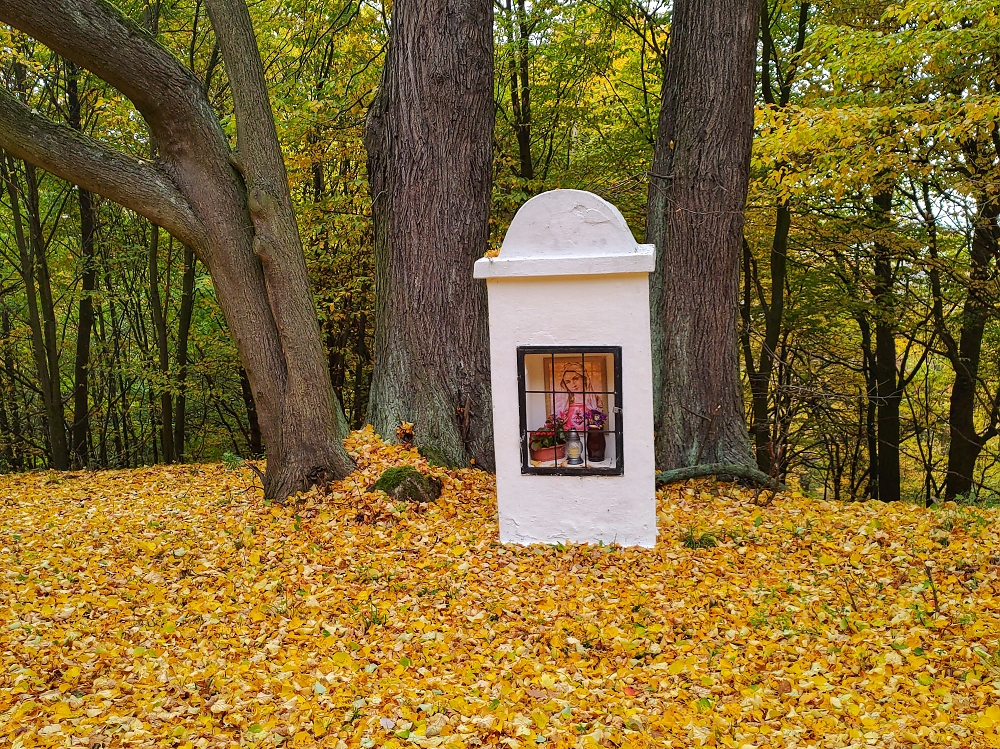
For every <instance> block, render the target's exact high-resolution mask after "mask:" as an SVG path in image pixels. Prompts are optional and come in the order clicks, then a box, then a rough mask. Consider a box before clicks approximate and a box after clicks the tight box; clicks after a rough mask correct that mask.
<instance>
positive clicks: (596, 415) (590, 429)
mask: <svg viewBox="0 0 1000 749" xmlns="http://www.w3.org/2000/svg"><path fill="white" fill-rule="evenodd" d="M584 418H585V419H586V421H587V460H588V461H590V462H591V463H600V462H601V461H602V460H604V451H605V450H606V449H607V446H608V442H607V438H606V437H605V436H604V425H605V424H607V423H608V415H607V414H606V413H604V411H602V410H601V409H599V408H588V409H587V410H586V411H585V412H584Z"/></svg>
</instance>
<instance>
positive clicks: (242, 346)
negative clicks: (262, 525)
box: [0, 0, 471, 498]
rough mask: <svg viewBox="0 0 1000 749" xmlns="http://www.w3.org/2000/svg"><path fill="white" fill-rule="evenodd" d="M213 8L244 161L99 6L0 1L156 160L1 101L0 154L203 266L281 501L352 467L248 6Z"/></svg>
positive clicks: (78, 0) (185, 87)
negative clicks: (143, 223)
mask: <svg viewBox="0 0 1000 749" xmlns="http://www.w3.org/2000/svg"><path fill="white" fill-rule="evenodd" d="M207 7H208V10H209V14H210V16H211V18H212V24H213V26H214V28H215V32H216V36H217V39H218V42H219V46H220V49H221V51H222V56H223V59H224V61H225V66H226V72H227V74H228V77H229V82H230V87H231V90H232V93H233V104H234V112H235V115H236V130H237V141H238V145H239V152H238V155H234V154H231V153H230V150H229V146H228V142H227V139H226V136H225V134H224V132H223V130H222V128H221V126H220V124H219V121H218V119H217V117H216V116H215V114H214V112H213V111H212V108H211V105H210V104H209V102H208V99H207V97H206V95H205V91H204V89H203V86H202V83H201V82H200V81H199V80H198V79H197V78H196V77H195V76H194V75H193V74H192V73H191V72H190V71H189V70H187V69H186V68H184V67H183V66H182V65H181V64H180V63H178V62H177V60H175V59H174V58H173V57H171V56H170V55H169V54H168V53H167V52H166V51H165V50H164V49H163V48H162V47H160V46H158V45H157V44H156V43H155V42H154V40H153V39H151V38H150V36H149V35H148V34H147V33H145V32H144V31H143V30H142V29H141V28H139V27H138V26H137V25H136V24H134V23H132V22H131V21H129V20H128V19H126V18H125V17H124V16H122V15H121V13H120V12H119V11H117V10H116V9H115V8H114V7H113V6H111V5H110V4H107V3H104V2H101V1H100V0H31V1H30V2H29V1H28V0H0V20H2V21H4V22H5V23H8V24H10V25H12V26H14V27H15V28H18V29H21V30H22V31H25V32H26V33H28V34H31V35H32V36H34V37H35V38H37V39H39V40H40V41H42V42H44V43H45V44H46V45H48V46H49V47H50V48H51V49H53V50H54V51H56V52H57V53H59V54H60V55H62V56H63V57H65V58H67V59H70V60H73V61H74V62H76V63H77V64H78V65H81V66H82V67H85V68H87V69H88V70H91V71H92V72H93V73H95V74H96V75H98V76H100V77H101V78H103V79H104V80H105V81H107V82H108V83H109V84H111V85H112V86H114V87H115V88H117V89H118V90H119V91H121V92H122V94H124V95H125V96H126V97H128V98H129V99H130V100H131V101H132V102H133V103H134V104H135V106H136V108H137V109H138V110H139V112H141V113H142V115H143V117H144V118H145V119H146V122H147V123H148V124H149V128H150V132H151V133H152V135H153V137H154V138H155V139H156V143H157V149H158V161H157V162H156V163H153V162H149V161H145V160H142V159H138V158H135V157H133V156H128V155H126V154H123V153H120V152H117V151H114V150H113V149H111V148H109V147H108V146H106V145H104V144H102V143H99V142H97V141H95V140H93V139H90V138H86V137H83V136H80V135H78V134H75V133H72V131H69V130H68V129H64V128H60V127H59V126H57V125H55V124H53V123H51V122H49V121H48V120H45V119H44V118H42V117H40V116H38V115H37V114H35V113H33V112H31V111H30V110H28V109H27V108H26V107H24V106H23V105H21V104H20V103H19V102H17V101H16V100H14V99H13V98H12V97H10V96H9V95H7V94H5V93H3V92H0V146H2V147H5V148H7V149H8V150H10V151H12V152H13V153H14V154H15V155H18V156H19V157H21V158H24V159H26V160H29V161H33V162H34V163H37V164H38V165H40V166H42V167H43V168H45V169H47V170H49V171H51V172H53V173H55V174H57V175H58V176H61V177H63V178H64V179H68V180H71V181H73V182H75V183H77V184H79V185H81V186H83V187H84V188H85V189H88V190H91V191H93V192H100V193H102V194H104V195H105V196H106V197H108V198H110V199H111V200H115V201H117V202H120V203H121V204H122V205H125V206H127V207H129V208H132V209H133V210H135V211H137V212H138V213H140V214H142V215H143V216H145V217H146V218H148V219H149V220H150V221H152V222H153V223H154V224H157V225H159V226H162V227H163V228H164V229H166V230H167V231H169V232H170V233H171V234H172V235H173V236H175V237H176V238H177V239H179V240H180V241H181V242H183V243H184V244H186V245H187V246H189V247H191V248H192V249H193V250H194V251H195V252H196V253H197V254H198V257H199V259H200V260H201V261H202V262H203V263H204V264H205V267H206V268H208V271H209V273H210V274H211V275H212V280H213V283H214V286H215V290H216V294H217V297H218V300H219V305H220V307H221V308H222V311H223V313H224V315H225V317H226V322H227V325H228V328H229V331H230V333H231V334H232V336H233V339H234V341H235V343H236V347H237V349H238V350H239V352H240V358H241V360H242V361H243V364H244V366H245V368H246V371H247V374H248V376H249V380H250V384H251V387H252V388H253V396H254V400H255V403H256V405H257V412H258V416H259V419H260V426H261V432H262V434H263V438H264V442H265V444H266V445H267V457H268V465H267V475H266V480H265V482H264V490H265V493H266V494H267V496H269V497H274V498H283V497H286V496H288V495H289V494H292V493H294V492H295V491H297V490H300V489H305V488H306V487H307V486H308V485H309V484H310V483H313V482H316V481H324V480H330V479H335V478H340V477H343V476H345V475H347V473H349V472H350V471H351V470H352V469H353V463H352V462H351V460H350V458H349V457H348V456H347V453H346V451H345V450H344V447H343V444H342V442H341V438H342V437H343V436H345V434H346V423H345V421H344V418H343V414H342V412H341V410H340V406H339V404H338V403H337V402H336V399H335V398H334V395H333V390H332V388H331V386H330V381H329V378H328V377H327V374H326V369H325V366H324V356H323V347H322V343H321V341H320V337H319V326H318V323H317V321H316V312H315V309H314V307H313V300H312V295H311V293H310V288H309V279H308V275H307V273H306V265H305V258H304V256H303V254H302V245H301V241H300V239H299V236H298V229H297V227H296V224H295V218H294V213H293V211H292V207H291V197H290V196H289V192H288V179H287V175H286V173H285V167H284V163H283V161H282V158H281V148H280V144H279V143H278V138H277V132H276V130H275V126H274V118H273V116H272V112H271V109H270V104H269V102H268V98H267V89H266V86H265V83H264V75H263V66H262V63H261V59H260V53H259V50H258V48H257V46H256V42H255V40H254V36H253V29H252V26H251V23H250V16H249V13H248V12H247V8H246V5H245V4H244V3H243V2H242V0H209V2H208V3H207ZM470 267H471V266H470Z"/></svg>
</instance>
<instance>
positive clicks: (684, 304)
mask: <svg viewBox="0 0 1000 749" xmlns="http://www.w3.org/2000/svg"><path fill="white" fill-rule="evenodd" d="M759 15H760V0H750V1H749V2H746V3H735V4H734V3H730V2H726V1H725V0H676V1H675V2H674V9H673V16H672V22H671V31H670V49H669V51H668V53H667V62H666V69H665V74H664V81H663V88H662V103H661V110H660V119H659V123H658V128H657V135H656V146H655V149H654V153H653V167H652V172H651V174H650V180H649V196H648V202H647V217H646V241H647V242H652V243H654V244H656V246H657V248H658V259H657V264H656V272H655V273H654V274H653V276H652V278H651V280H650V305H651V311H652V320H653V362H654V364H653V368H654V372H653V375H654V410H655V413H654V418H655V422H654V423H655V426H656V461H657V465H658V467H660V468H661V469H674V468H680V467H685V466H690V465H695V464H699V463H723V464H738V465H754V461H753V455H752V454H751V451H750V442H749V436H748V433H747V428H746V424H745V423H744V421H743V407H742V394H741V391H740V382H739V366H738V363H737V330H736V316H737V305H738V295H739V288H738V287H739V261H740V251H741V248H742V245H743V208H744V204H745V202H746V195H747V187H748V184H749V170H750V145H751V140H752V135H753V130H752V128H753V94H754V69H755V63H756V41H757V19H758V17H759Z"/></svg>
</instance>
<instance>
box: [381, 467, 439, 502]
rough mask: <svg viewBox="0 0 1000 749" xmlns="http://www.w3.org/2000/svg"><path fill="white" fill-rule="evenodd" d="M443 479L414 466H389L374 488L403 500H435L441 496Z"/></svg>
mask: <svg viewBox="0 0 1000 749" xmlns="http://www.w3.org/2000/svg"><path fill="white" fill-rule="evenodd" d="M441 486H442V484H441V481H440V480H439V479H436V478H434V477H433V476H425V475H424V474H422V473H421V472H420V471H418V470H417V469H416V468H413V467H412V466H395V467H393V468H387V469H386V470H385V471H384V472H383V473H382V475H381V476H379V477H378V481H376V482H375V485H374V486H372V489H378V490H380V491H383V492H385V493H386V494H388V495H389V496H390V497H392V498H393V499H395V500H397V501H402V502H433V501H434V500H435V499H437V498H438V497H440V496H441Z"/></svg>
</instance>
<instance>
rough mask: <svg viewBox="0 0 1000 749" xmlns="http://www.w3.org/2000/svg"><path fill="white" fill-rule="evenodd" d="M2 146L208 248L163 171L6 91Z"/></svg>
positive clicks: (0, 94)
mask: <svg viewBox="0 0 1000 749" xmlns="http://www.w3.org/2000/svg"><path fill="white" fill-rule="evenodd" d="M0 148H3V149H4V150H6V151H8V152H10V153H11V154H13V155H14V156H16V157H18V158H20V159H24V160H25V161H28V162H30V163H32V164H34V165H35V166H37V167H40V168H42V169H44V170H46V171H47V172H51V173H52V174H54V175H56V176H57V177H61V178H63V179H65V180H67V181H69V182H72V183H74V184H77V185H80V187H83V188H84V189H86V190H89V191H90V192H94V193H98V194H99V195H103V196H104V197H106V198H108V199H110V200H113V201H115V202H116V203H119V204H120V205H123V206H125V207H126V208H130V209H131V210H133V211H135V212H136V213H139V214H141V215H143V216H145V217H146V218H148V219H149V220H150V221H152V222H153V223H154V224H157V225H158V226H162V227H163V228H164V229H166V230H167V231H169V232H170V233H171V234H173V235H174V236H175V237H177V239H179V240H180V241H182V242H184V243H185V244H187V245H190V246H194V247H198V246H202V245H203V244H204V227H203V226H202V224H201V222H200V221H199V220H198V218H197V216H195V214H194V212H193V211H192V210H191V207H190V205H189V204H188V202H187V200H186V199H185V198H184V196H183V195H182V194H181V193H180V191H179V190H178V189H177V188H176V187H175V186H174V184H173V182H171V180H170V178H169V177H168V176H167V175H166V173H165V172H163V170H162V169H160V168H159V167H157V166H156V165H155V164H154V163H152V162H150V161H146V160H144V159H140V158H138V157H135V156H131V155H129V154H125V153H122V152H121V151H117V150H115V149H113V148H111V147H110V146H106V145H104V144H103V143H101V142H100V141H98V140H95V139H94V138H91V137H89V136H86V135H83V134H81V133H79V132H77V131H76V130H73V129H72V128H69V127H66V126H64V125H58V124H56V123H54V122H52V121H51V120H49V119H47V118H46V117H43V116H41V115H38V114H36V113H34V112H33V111H31V110H30V109H28V107H26V106H25V105H24V104H22V103H21V102H20V101H18V100H17V99H16V98H14V97H13V96H11V94H10V93H9V92H7V91H6V90H5V89H3V88H2V87H0Z"/></svg>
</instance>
